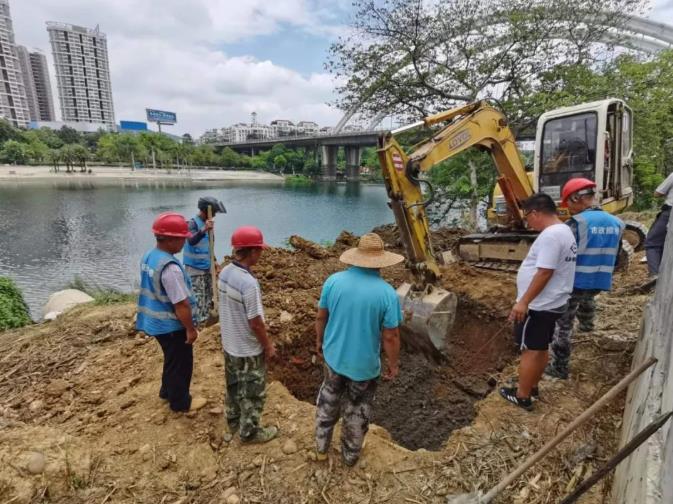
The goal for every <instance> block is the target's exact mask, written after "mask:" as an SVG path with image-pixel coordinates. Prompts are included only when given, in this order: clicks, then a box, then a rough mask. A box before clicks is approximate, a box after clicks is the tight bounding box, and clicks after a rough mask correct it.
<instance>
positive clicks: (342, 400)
mask: <svg viewBox="0 0 673 504" xmlns="http://www.w3.org/2000/svg"><path fill="white" fill-rule="evenodd" d="M340 260H341V262H343V263H345V264H348V265H350V266H351V267H350V268H348V269H347V270H345V271H341V272H339V273H335V274H333V275H332V276H330V277H329V278H328V279H327V281H326V282H325V284H324V285H323V288H322V294H321V296H320V303H319V308H318V314H317V317H316V350H317V352H318V353H319V354H322V355H323V356H324V359H325V378H324V381H323V383H322V385H321V387H320V391H319V393H318V400H317V406H318V408H317V413H316V444H317V446H316V448H317V456H318V459H319V460H325V459H327V452H328V450H329V447H330V444H331V441H332V433H333V431H334V426H335V425H336V423H337V421H338V420H339V417H341V418H342V431H341V455H342V458H343V461H344V463H345V464H346V465H348V466H353V465H355V463H356V462H357V460H358V458H359V457H360V452H361V450H362V444H363V442H364V438H365V435H366V433H367V430H368V428H369V421H370V419H371V416H372V403H373V399H374V392H375V390H376V384H377V380H378V378H379V376H380V375H381V346H383V351H384V352H385V354H386V357H387V360H388V369H387V371H386V372H385V373H384V374H383V377H384V379H389V380H390V379H393V378H395V376H397V374H398V372H399V353H400V333H399V325H400V324H401V322H402V310H401V308H400V302H399V299H398V297H397V294H396V293H395V290H394V289H393V288H392V287H391V286H390V284H388V283H387V282H386V281H385V280H383V279H382V278H381V276H380V273H379V270H380V269H381V268H385V267H387V266H393V265H395V264H398V263H400V262H401V261H403V260H404V258H403V257H402V256H401V255H398V254H393V253H392V252H387V251H385V250H384V247H383V241H382V240H381V238H380V237H379V236H378V235H376V234H374V233H370V234H366V235H364V236H363V237H362V238H361V239H360V242H359V244H358V246H357V248H352V249H350V250H347V251H346V252H344V253H343V254H342V255H341V258H340Z"/></svg>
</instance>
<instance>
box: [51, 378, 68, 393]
mask: <svg viewBox="0 0 673 504" xmlns="http://www.w3.org/2000/svg"><path fill="white" fill-rule="evenodd" d="M69 388H70V384H69V383H68V382H67V381H65V380H62V379H60V378H59V379H56V380H52V381H51V382H49V385H47V388H46V389H45V392H46V393H47V395H48V396H51V397H60V396H62V395H63V394H65V392H66V391H67V390H68V389H69Z"/></svg>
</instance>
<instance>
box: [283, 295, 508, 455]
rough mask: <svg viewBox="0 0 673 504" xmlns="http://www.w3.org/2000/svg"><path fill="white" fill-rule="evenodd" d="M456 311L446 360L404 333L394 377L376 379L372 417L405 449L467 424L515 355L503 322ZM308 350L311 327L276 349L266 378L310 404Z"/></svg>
mask: <svg viewBox="0 0 673 504" xmlns="http://www.w3.org/2000/svg"><path fill="white" fill-rule="evenodd" d="M459 310H460V311H459V316H458V318H457V320H456V323H455V325H454V334H453V336H452V338H451V342H450V349H449V354H448V355H449V358H448V361H447V362H444V363H437V361H436V359H434V358H433V357H432V356H429V355H428V352H424V351H423V350H421V349H420V348H418V345H415V344H414V342H415V341H417V339H416V338H414V337H413V335H411V334H405V335H403V341H404V344H403V349H402V354H401V356H400V368H401V369H400V375H399V377H398V378H397V379H396V380H395V381H394V382H392V383H390V382H385V381H381V382H380V383H379V387H378V389H377V394H376V401H375V408H374V419H373V421H374V423H376V424H378V425H381V426H382V427H384V428H385V429H387V430H388V432H390V434H391V435H392V437H393V439H394V440H395V442H397V443H399V444H400V445H402V446H404V447H406V448H409V449H412V450H417V449H419V448H425V449H427V450H438V449H439V448H441V446H442V444H443V443H444V442H445V441H446V440H447V438H448V437H449V435H450V434H451V432H452V431H453V430H455V429H459V428H461V427H464V426H465V425H468V424H469V423H471V422H472V421H473V419H474V417H475V409H474V404H475V403H476V402H477V401H478V400H480V399H482V398H484V397H485V396H486V395H488V394H489V393H490V392H491V390H492V389H493V386H494V385H495V380H494V375H495V374H496V373H497V372H498V371H500V370H502V369H503V368H504V366H505V365H506V364H508V363H509V362H511V361H512V359H513V358H514V357H515V349H514V347H513V345H512V342H511V337H510V331H509V330H508V328H507V326H506V322H504V321H502V320H495V319H486V318H483V317H482V318H479V317H478V316H477V315H476V314H475V313H474V312H472V311H471V310H470V309H469V307H466V306H462V307H459ZM313 348H314V332H313V326H312V325H311V326H310V327H307V328H306V330H305V331H304V332H303V333H302V335H301V337H300V338H296V339H295V341H293V342H292V344H287V345H283V346H281V347H280V348H279V349H278V353H279V358H278V359H277V360H276V363H275V364H273V365H272V366H271V368H270V375H271V379H274V380H279V381H280V382H282V383H283V384H284V385H285V386H286V387H287V388H288V390H290V392H291V393H292V394H293V395H294V396H295V397H297V398H298V399H300V400H303V401H307V402H310V403H315V399H316V396H317V393H318V388H319V387H320V383H321V382H322V365H321V364H320V363H319V361H317V360H316V358H315V355H314V352H313Z"/></svg>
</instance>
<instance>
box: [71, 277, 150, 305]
mask: <svg viewBox="0 0 673 504" xmlns="http://www.w3.org/2000/svg"><path fill="white" fill-rule="evenodd" d="M66 289H77V290H80V291H82V292H86V293H87V294H88V295H89V296H91V297H92V298H93V302H94V304H95V305H98V306H100V305H110V304H125V303H135V302H136V301H137V299H138V296H137V294H133V293H128V292H121V291H119V290H117V289H113V288H111V287H101V286H100V285H98V284H95V283H91V282H87V281H85V280H83V279H82V278H81V277H79V276H76V277H75V278H74V279H73V280H72V281H71V282H70V283H69V284H68V285H67V286H66Z"/></svg>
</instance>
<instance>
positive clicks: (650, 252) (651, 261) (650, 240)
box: [645, 205, 671, 275]
mask: <svg viewBox="0 0 673 504" xmlns="http://www.w3.org/2000/svg"><path fill="white" fill-rule="evenodd" d="M670 218H671V207H670V206H668V205H664V206H663V207H662V208H661V212H659V214H658V215H657V218H656V219H655V221H654V224H652V227H651V228H650V231H649V233H647V238H646V239H645V255H646V256H647V269H648V270H649V272H650V275H657V274H658V273H659V265H660V264H661V257H662V256H663V254H664V243H665V242H666V231H667V230H668V220H669V219H670Z"/></svg>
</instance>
